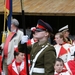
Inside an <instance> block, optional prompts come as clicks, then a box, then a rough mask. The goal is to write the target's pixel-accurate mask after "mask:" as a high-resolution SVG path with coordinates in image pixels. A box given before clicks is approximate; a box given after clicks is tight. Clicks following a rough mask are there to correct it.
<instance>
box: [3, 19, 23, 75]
mask: <svg viewBox="0 0 75 75" xmlns="http://www.w3.org/2000/svg"><path fill="white" fill-rule="evenodd" d="M18 26H19V22H18V20H17V19H12V21H11V33H10V34H9V35H8V36H7V38H6V41H5V43H4V45H3V47H2V48H3V71H4V73H5V75H8V73H7V66H8V65H9V64H10V63H11V62H12V60H13V58H14V55H13V53H14V45H18V43H19V42H20V40H21V38H22V36H23V32H22V31H20V30H19V29H18Z"/></svg>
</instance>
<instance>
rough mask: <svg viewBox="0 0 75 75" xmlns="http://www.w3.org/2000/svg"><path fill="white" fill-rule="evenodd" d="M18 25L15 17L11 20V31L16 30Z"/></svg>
mask: <svg viewBox="0 0 75 75" xmlns="http://www.w3.org/2000/svg"><path fill="white" fill-rule="evenodd" d="M18 26H19V21H18V20H17V19H12V20H11V32H16V30H17V29H18Z"/></svg>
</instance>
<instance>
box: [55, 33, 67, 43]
mask: <svg viewBox="0 0 75 75" xmlns="http://www.w3.org/2000/svg"><path fill="white" fill-rule="evenodd" d="M54 40H55V42H56V43H57V44H63V43H64V42H66V40H65V38H64V36H63V34H62V33H61V32H59V33H56V34H55V39H54Z"/></svg>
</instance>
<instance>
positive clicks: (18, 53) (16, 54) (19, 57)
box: [14, 47, 25, 62]
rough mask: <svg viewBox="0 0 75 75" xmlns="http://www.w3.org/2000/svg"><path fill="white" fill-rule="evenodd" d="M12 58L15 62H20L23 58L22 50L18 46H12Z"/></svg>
mask: <svg viewBox="0 0 75 75" xmlns="http://www.w3.org/2000/svg"><path fill="white" fill-rule="evenodd" d="M14 58H15V59H16V61H17V62H22V61H23V60H24V58H25V54H24V51H23V50H20V49H19V48H18V47H14Z"/></svg>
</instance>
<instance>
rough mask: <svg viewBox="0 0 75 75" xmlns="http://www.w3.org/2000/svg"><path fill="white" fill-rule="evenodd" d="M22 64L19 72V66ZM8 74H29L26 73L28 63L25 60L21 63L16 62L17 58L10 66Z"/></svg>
mask: <svg viewBox="0 0 75 75" xmlns="http://www.w3.org/2000/svg"><path fill="white" fill-rule="evenodd" d="M16 65H19V66H20V72H19V73H18V70H17V66H16ZM8 75H27V74H26V63H25V61H23V62H22V63H21V64H18V63H17V64H16V62H15V60H14V61H13V63H12V64H10V65H9V66H8Z"/></svg>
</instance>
